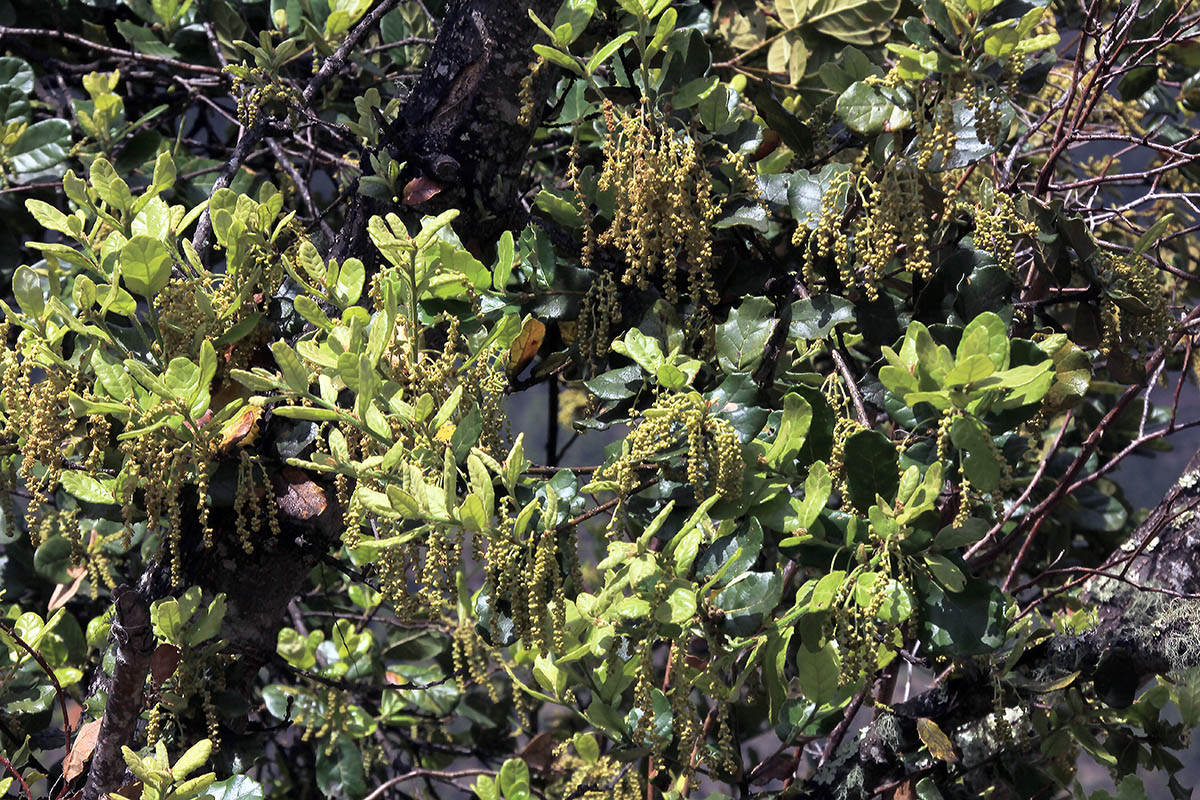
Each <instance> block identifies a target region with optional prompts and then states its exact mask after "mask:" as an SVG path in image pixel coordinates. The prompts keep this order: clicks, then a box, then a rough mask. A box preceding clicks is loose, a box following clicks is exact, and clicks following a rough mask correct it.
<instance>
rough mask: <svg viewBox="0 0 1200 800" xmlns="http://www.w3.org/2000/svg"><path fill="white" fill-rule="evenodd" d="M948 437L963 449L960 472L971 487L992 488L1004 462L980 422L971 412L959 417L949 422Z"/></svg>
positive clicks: (987, 489) (990, 489)
mask: <svg viewBox="0 0 1200 800" xmlns="http://www.w3.org/2000/svg"><path fill="white" fill-rule="evenodd" d="M950 441H951V442H952V443H953V444H954V446H955V447H957V448H958V449H959V450H962V451H963V452H964V456H963V472H964V473H965V474H966V476H967V479H968V480H970V481H971V486H972V488H974V489H975V490H976V491H980V492H991V491H993V490H995V489H996V487H998V486H999V485H1000V478H1001V477H1002V475H1003V472H1004V464H1003V463H1002V462H1001V460H1000V455H999V453H998V452H997V451H996V446H995V445H994V444H993V443H992V437H991V435H990V434H989V433H988V431H987V428H985V427H984V426H983V423H981V422H980V421H979V420H977V419H975V418H974V417H970V416H962V417H958V418H957V419H955V420H954V423H953V424H952V425H951V426H950Z"/></svg>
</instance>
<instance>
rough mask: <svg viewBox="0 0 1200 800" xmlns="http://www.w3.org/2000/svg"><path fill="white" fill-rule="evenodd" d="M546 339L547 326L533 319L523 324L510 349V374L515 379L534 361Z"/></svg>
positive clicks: (529, 318)
mask: <svg viewBox="0 0 1200 800" xmlns="http://www.w3.org/2000/svg"><path fill="white" fill-rule="evenodd" d="M545 338H546V326H545V325H543V324H542V323H541V321H540V320H536V319H534V318H533V317H528V318H526V320H525V321H524V322H523V323H522V324H521V332H520V333H518V334H517V338H516V339H513V343H512V346H510V347H509V348H508V374H509V375H511V376H512V377H514V378H515V377H516V376H517V375H520V374H521V372H522V371H524V369H525V368H526V367H527V366H529V362H530V361H533V357H534V356H536V355H537V351H538V350H539V349H540V348H541V346H542V342H543V341H544V340H545Z"/></svg>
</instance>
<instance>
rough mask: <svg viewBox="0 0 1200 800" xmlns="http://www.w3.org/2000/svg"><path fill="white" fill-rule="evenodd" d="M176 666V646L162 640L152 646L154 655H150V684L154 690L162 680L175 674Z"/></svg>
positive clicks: (161, 683)
mask: <svg viewBox="0 0 1200 800" xmlns="http://www.w3.org/2000/svg"><path fill="white" fill-rule="evenodd" d="M178 666H179V648H178V647H176V646H175V645H173V644H167V643H166V642H163V643H162V644H160V645H159V646H158V647H156V648H154V655H152V656H150V685H151V686H153V687H154V690H155V691H158V689H159V688H161V687H162V685H163V681H165V680H166V679H167V678H169V677H171V676H172V675H174V674H175V668H176V667H178Z"/></svg>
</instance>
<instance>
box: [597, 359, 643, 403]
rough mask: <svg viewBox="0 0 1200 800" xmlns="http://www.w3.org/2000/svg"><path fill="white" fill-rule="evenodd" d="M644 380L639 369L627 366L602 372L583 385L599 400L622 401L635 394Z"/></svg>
mask: <svg viewBox="0 0 1200 800" xmlns="http://www.w3.org/2000/svg"><path fill="white" fill-rule="evenodd" d="M644 380H645V379H644V378H643V374H642V370H641V368H640V367H636V366H628V367H621V368H620V369H613V370H609V371H608V372H603V373H601V374H599V375H597V376H596V377H594V378H591V379H590V380H586V381H584V382H583V385H584V386H586V387H587V388H588V391H589V392H591V393H592V394H594V395H596V397H599V398H600V399H601V400H624V399H626V398H628V397H633V396H634V395H635V394H637V392H638V389H640V388H641V386H642V383H643V382H644Z"/></svg>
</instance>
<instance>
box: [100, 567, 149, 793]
mask: <svg viewBox="0 0 1200 800" xmlns="http://www.w3.org/2000/svg"><path fill="white" fill-rule="evenodd" d="M113 605H114V607H115V609H116V613H115V615H114V618H113V623H112V636H113V638H115V639H116V640H117V653H116V662H115V664H114V666H113V677H112V682H111V683H110V684H109V686H108V703H107V705H106V706H105V708H104V718H103V720H102V721H101V723H100V733H99V735H98V737H97V739H96V749H95V751H94V755H93V757H92V766H91V769H90V770H89V772H88V778H87V783H86V784H85V785H84V787H83V800H97V798H100V797H102V796H104V794H105V793H106V792H113V791H116V790H117V789H119V788H120V787H121V785H122V784H123V783H124V781H123V778H124V777H125V757H124V756H123V755H122V754H121V748H122V747H123V746H124V745H127V744H129V742H130V740H131V739H132V737H133V729H134V727H135V726H136V725H137V719H138V715H139V714H141V713H142V694H143V691H144V689H145V684H146V673H147V671H148V670H149V669H150V656H151V655H152V654H153V653H154V632H153V631H152V630H151V629H150V606H149V605H148V604H147V603H146V600H145V598H143V597H141V596H140V595H139V594H138V593H137V592H136V591H134V590H133V589H131V588H129V587H128V586H118V587H117V588H116V590H115V591H114V592H113Z"/></svg>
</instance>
